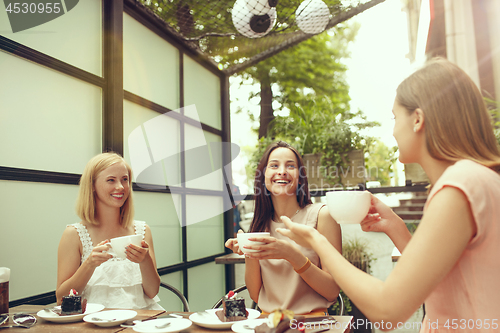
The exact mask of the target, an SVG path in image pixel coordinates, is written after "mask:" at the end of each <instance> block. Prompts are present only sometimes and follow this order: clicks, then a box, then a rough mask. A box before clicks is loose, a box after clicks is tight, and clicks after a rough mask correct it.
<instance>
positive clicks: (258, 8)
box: [246, 0, 278, 15]
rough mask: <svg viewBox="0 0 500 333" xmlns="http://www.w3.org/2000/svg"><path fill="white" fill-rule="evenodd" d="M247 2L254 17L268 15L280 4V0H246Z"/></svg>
mask: <svg viewBox="0 0 500 333" xmlns="http://www.w3.org/2000/svg"><path fill="white" fill-rule="evenodd" d="M246 2H247V7H248V10H249V11H250V13H252V14H254V15H264V14H267V13H269V11H270V10H271V8H275V7H276V5H277V4H278V0H246Z"/></svg>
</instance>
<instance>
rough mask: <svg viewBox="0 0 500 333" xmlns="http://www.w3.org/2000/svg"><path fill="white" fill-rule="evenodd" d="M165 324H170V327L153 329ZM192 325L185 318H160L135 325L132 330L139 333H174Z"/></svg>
mask: <svg viewBox="0 0 500 333" xmlns="http://www.w3.org/2000/svg"><path fill="white" fill-rule="evenodd" d="M167 322H169V323H170V325H168V326H167V327H164V328H156V327H155V326H160V325H163V324H166V323H167ZM192 324H193V323H192V322H191V320H189V319H186V318H160V319H152V320H147V321H142V322H140V323H137V324H136V325H135V326H134V327H133V330H134V331H136V332H141V333H160V332H165V333H174V332H179V331H182V330H185V329H186V328H188V327H189V326H191V325H192Z"/></svg>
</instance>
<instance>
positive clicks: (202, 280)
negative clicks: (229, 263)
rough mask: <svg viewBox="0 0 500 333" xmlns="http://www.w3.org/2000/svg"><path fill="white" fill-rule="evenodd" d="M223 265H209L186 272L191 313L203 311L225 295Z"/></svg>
mask: <svg viewBox="0 0 500 333" xmlns="http://www.w3.org/2000/svg"><path fill="white" fill-rule="evenodd" d="M224 281H225V279H224V265H217V264H215V263H213V262H212V263H209V264H205V265H201V266H197V267H193V268H190V269H189V270H188V286H189V287H188V288H189V290H188V295H189V306H190V307H191V311H203V310H206V309H210V308H212V306H213V305H214V304H215V303H216V302H217V301H218V300H219V299H220V298H221V297H222V296H224V294H225V283H224Z"/></svg>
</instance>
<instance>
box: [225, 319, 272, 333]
mask: <svg viewBox="0 0 500 333" xmlns="http://www.w3.org/2000/svg"><path fill="white" fill-rule="evenodd" d="M267 322H269V318H259V319H249V320H244V321H238V322H236V323H235V324H233V325H232V326H231V329H232V330H233V332H236V333H254V332H255V327H257V326H259V325H262V324H264V323H267ZM244 326H247V327H249V328H247V327H244Z"/></svg>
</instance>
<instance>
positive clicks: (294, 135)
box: [263, 100, 378, 189]
mask: <svg viewBox="0 0 500 333" xmlns="http://www.w3.org/2000/svg"><path fill="white" fill-rule="evenodd" d="M322 103H323V104H321V105H322V107H323V106H324V105H325V102H324V101H323V102H322ZM326 104H327V103H326ZM354 119H361V120H362V121H361V122H359V123H353V121H354ZM377 125H378V123H376V122H367V121H366V120H365V117H364V115H363V114H362V112H361V111H359V112H358V113H351V112H348V111H343V112H334V111H332V110H322V109H321V108H320V107H318V105H316V102H315V100H312V101H311V102H310V103H309V104H307V105H303V106H297V107H296V109H294V110H293V112H290V114H289V115H288V116H286V117H283V116H277V117H276V118H275V119H274V120H273V121H272V123H271V127H270V131H269V133H268V134H269V135H268V137H271V138H273V140H271V141H275V140H277V139H281V140H284V141H287V142H288V143H290V144H291V145H293V146H294V147H295V148H297V150H298V151H299V153H300V154H301V155H302V157H303V159H304V165H305V167H306V170H307V177H308V181H309V186H310V187H312V188H313V189H315V188H316V189H320V188H332V187H335V185H336V184H342V185H343V186H350V187H352V186H356V185H358V184H359V183H363V184H364V182H365V166H364V165H365V161H364V154H363V150H364V149H365V148H366V147H368V146H369V145H370V144H371V142H372V139H371V138H369V137H366V136H363V135H361V134H360V133H359V130H361V129H363V128H367V127H373V126H377ZM266 140H268V139H264V140H263V142H265V141H266Z"/></svg>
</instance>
